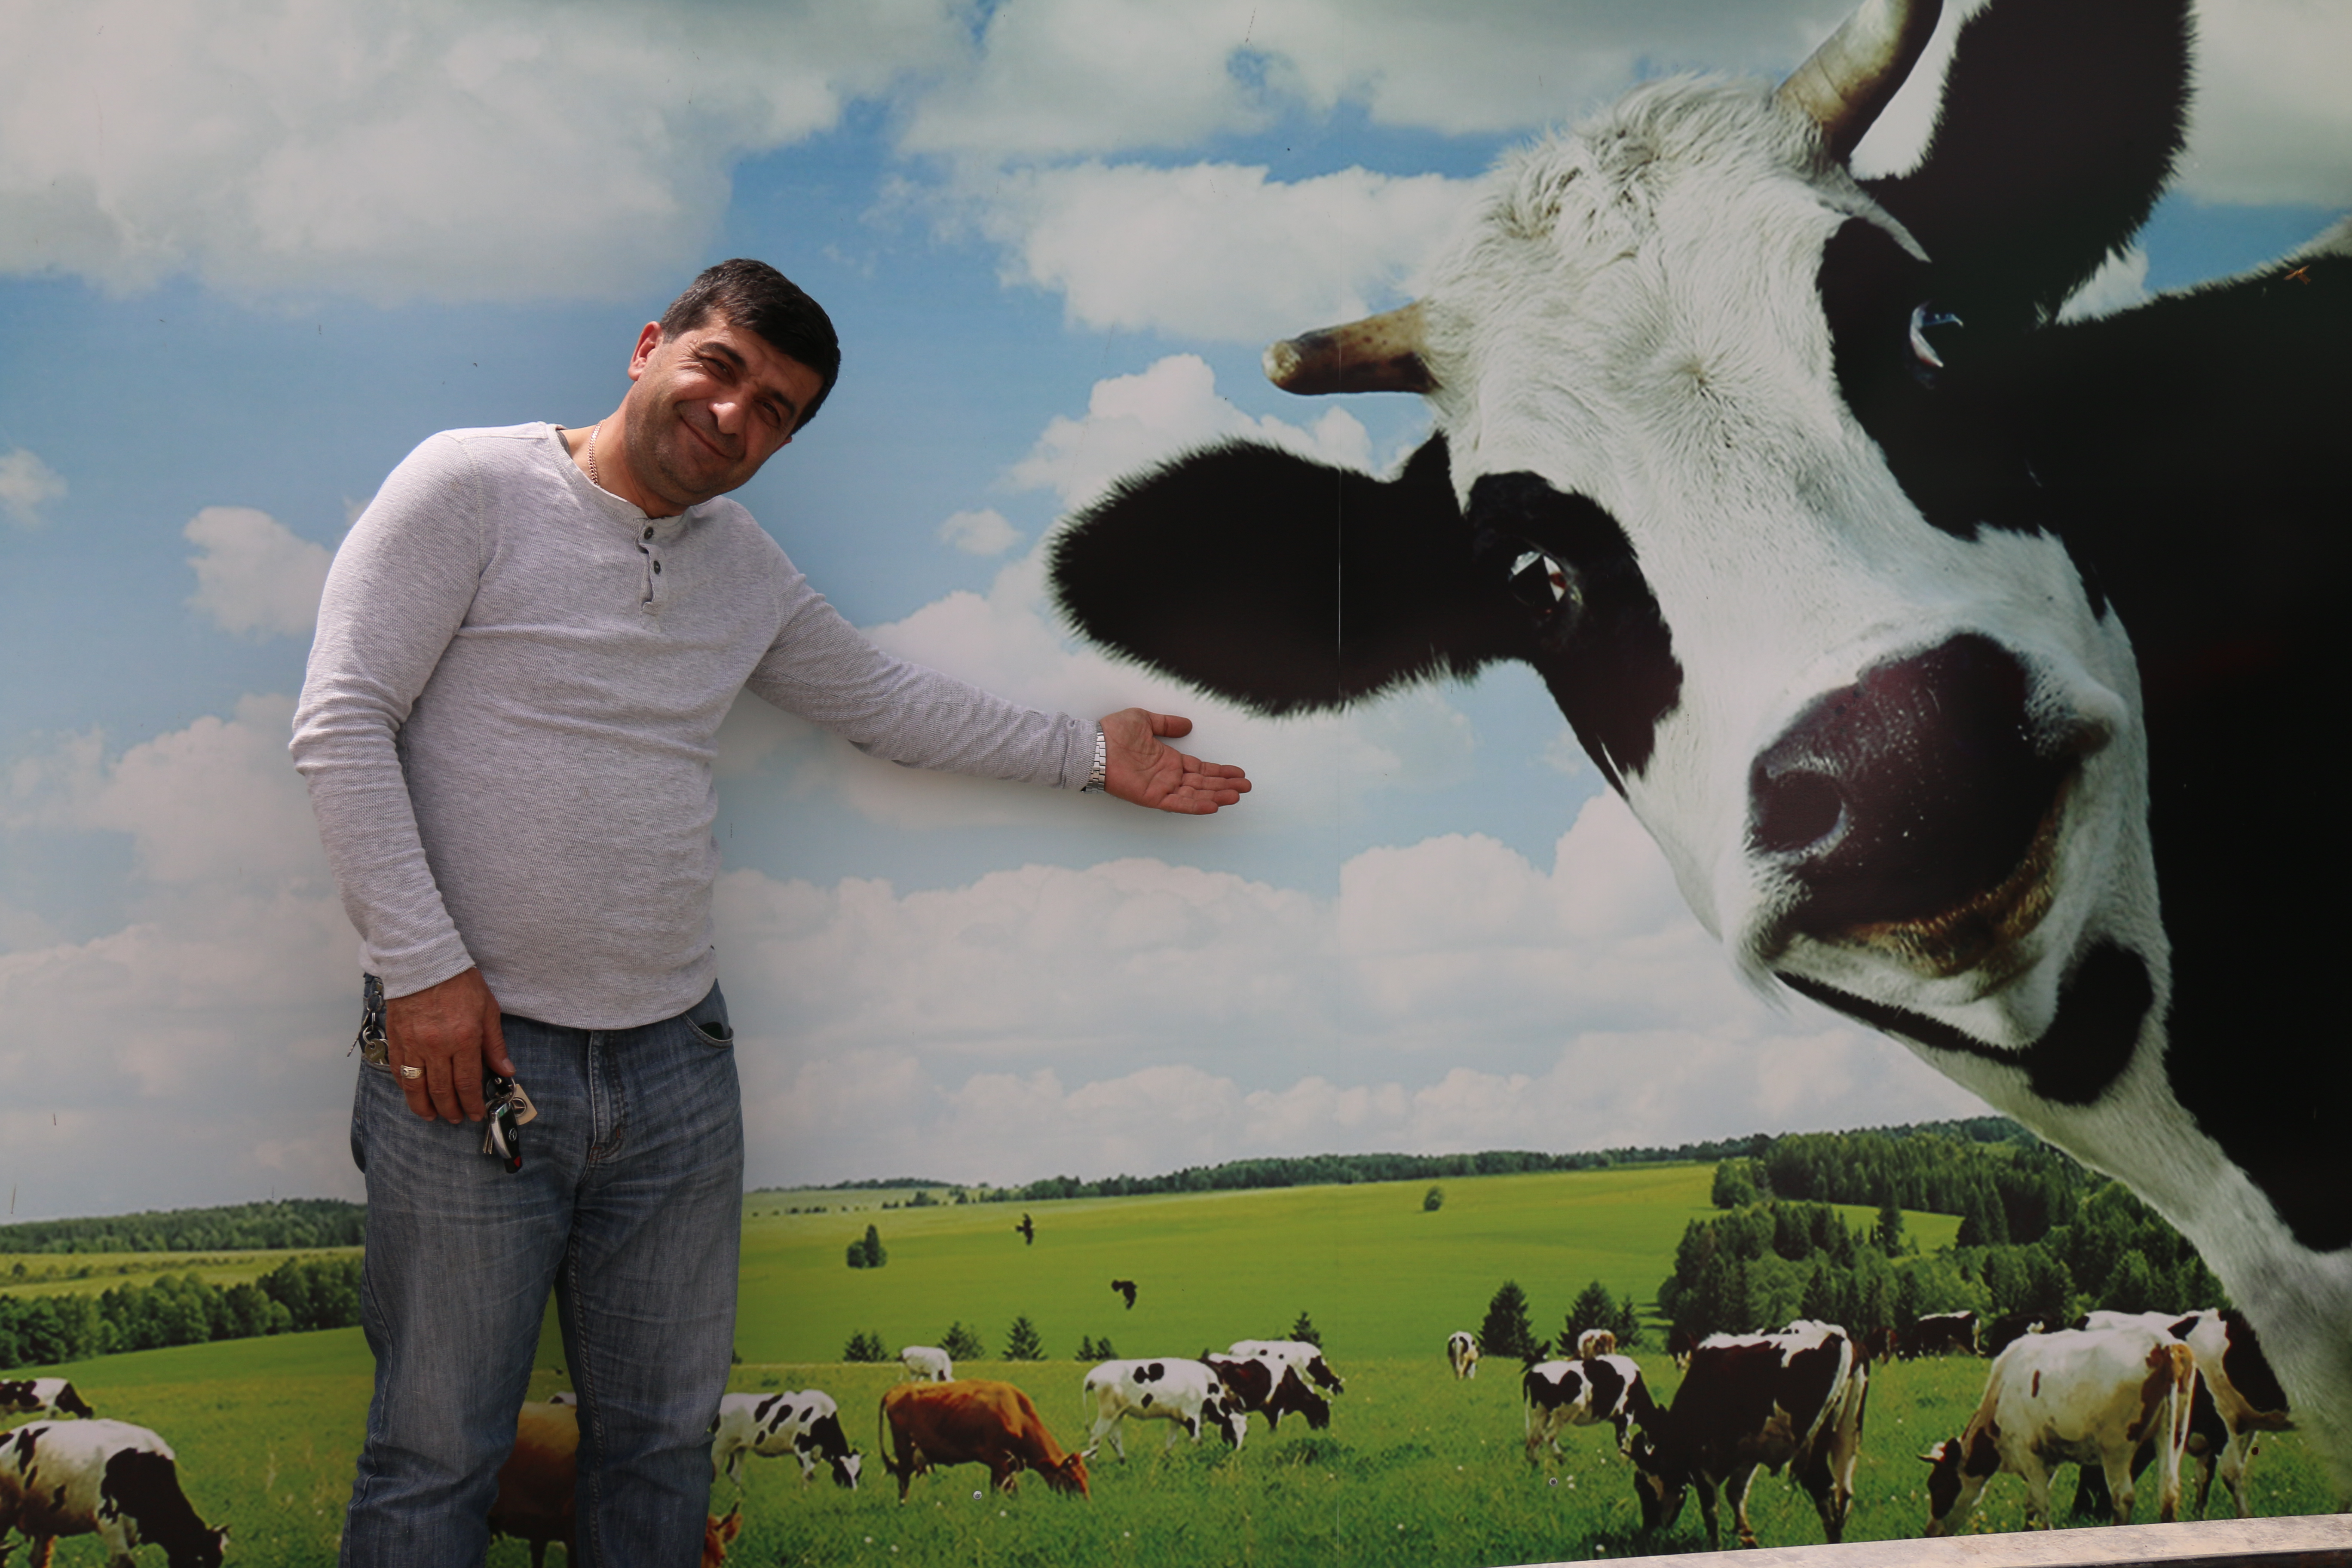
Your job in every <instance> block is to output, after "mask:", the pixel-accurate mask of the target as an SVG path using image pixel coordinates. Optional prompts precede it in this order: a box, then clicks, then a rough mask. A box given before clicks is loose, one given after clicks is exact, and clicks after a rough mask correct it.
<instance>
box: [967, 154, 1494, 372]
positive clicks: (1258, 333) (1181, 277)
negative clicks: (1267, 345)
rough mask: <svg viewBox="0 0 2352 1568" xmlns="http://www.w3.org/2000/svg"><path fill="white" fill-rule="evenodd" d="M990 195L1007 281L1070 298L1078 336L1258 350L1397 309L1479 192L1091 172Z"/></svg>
mask: <svg viewBox="0 0 2352 1568" xmlns="http://www.w3.org/2000/svg"><path fill="white" fill-rule="evenodd" d="M982 188H983V189H984V193H985V194H984V197H980V198H976V199H978V200H980V202H981V205H982V212H981V216H980V218H979V224H980V226H981V228H982V230H983V232H985V233H986V234H988V235H989V237H992V238H993V239H996V240H998V241H999V242H1001V243H1002V244H1003V245H1004V246H1005V247H1006V249H1007V251H1008V253H1009V255H1008V260H1007V263H1006V279H1007V281H1017V282H1024V283H1031V284H1034V285H1036V286H1038V287H1040V288H1043V289H1051V290H1055V291H1057V292H1059V293H1060V294H1061V295H1062V297H1063V300H1064V302H1065V308H1066V310H1067V312H1068V315H1069V318H1070V320H1071V321H1073V322H1076V323H1077V324H1079V325H1083V326H1087V327H1091V328H1117V329H1120V330H1125V331H1162V332H1173V333H1180V334H1184V335H1188V336H1192V337H1199V338H1211V339H1218V340H1223V341H1227V342H1262V341H1265V340H1267V339H1271V338H1275V337H1279V336H1282V335H1284V334H1286V333H1289V332H1297V331H1304V330H1306V329H1307V328H1308V327H1312V326H1321V325H1328V324H1329V323H1331V322H1334V321H1349V320H1353V319H1354V318H1356V317H1359V316H1362V315H1367V314H1369V313H1370V310H1371V309H1372V304H1371V301H1373V300H1376V299H1377V300H1381V301H1382V303H1384V304H1386V303H1393V302H1395V301H1394V300H1393V299H1390V298H1386V297H1387V296H1391V295H1392V294H1393V293H1394V291H1395V289H1397V287H1398V286H1399V285H1400V284H1401V283H1402V280H1403V279H1405V278H1406V277H1407V276H1408V275H1409V274H1411V273H1412V271H1414V270H1415V269H1416V268H1418V267H1419V266H1420V265H1421V264H1422V262H1423V260H1424V259H1426V258H1428V257H1429V256H1430V255H1431V254H1432V253H1433V251H1434V249H1435V248H1436V247H1437V246H1438V245H1439V243H1441V242H1442V241H1443V240H1444V238H1445V237H1446V236H1447V235H1448V234H1450V233H1451V232H1452V231H1453V229H1454V224H1455V222H1456V220H1457V218H1458V217H1459V216H1460V215H1461V213H1462V211H1463V208H1464V206H1465V204H1466V202H1467V201H1468V199H1469V195H1470V192H1471V190H1472V185H1471V184H1470V183H1469V182H1466V181H1460V180H1449V179H1445V178H1444V177H1442V176H1440V175H1436V174H1418V175H1412V176H1409V177H1398V176H1393V175H1389V174H1372V173H1370V172H1368V171H1366V170H1363V169H1346V170H1342V171H1340V172H1339V173H1337V174H1324V175H1319V176H1318V177H1316V178H1313V179H1307V180H1299V181H1297V182H1292V183H1285V182H1282V181H1279V180H1270V179H1268V178H1267V175H1266V171H1265V169H1263V168H1257V167H1248V166H1243V165H1238V164H1233V163H1194V164H1191V165H1189V166H1187V167H1184V168H1177V169H1157V168H1150V167H1146V166H1144V165H1141V164H1133V163H1125V164H1117V165H1106V164H1103V163H1081V164H1078V165H1076V166H1075V167H1070V168H1060V169H1044V170H1023V171H1015V172H1010V173H995V174H990V175H988V176H987V177H986V179H985V181H984V182H983V183H982Z"/></svg>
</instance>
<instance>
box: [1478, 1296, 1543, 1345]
mask: <svg viewBox="0 0 2352 1568" xmlns="http://www.w3.org/2000/svg"><path fill="white" fill-rule="evenodd" d="M1478 1342H1479V1343H1480V1344H1482V1345H1484V1346H1486V1353H1487V1354H1488V1355H1491V1356H1516V1357H1517V1358H1518V1359H1519V1360H1521V1361H1541V1360H1542V1359H1543V1357H1544V1353H1545V1352H1546V1351H1548V1350H1549V1348H1550V1347H1549V1345H1548V1344H1547V1343H1546V1342H1544V1341H1542V1340H1539V1339H1538V1338H1536V1332H1535V1327H1534V1325H1533V1324H1532V1323H1530V1322H1529V1321H1528V1293H1527V1292H1526V1291H1524V1290H1522V1289H1519V1282H1518V1281H1517V1280H1516V1279H1506V1280H1504V1281H1503V1288H1502V1289H1499V1290H1497V1291H1496V1292H1495V1298H1494V1300H1491V1301H1489V1302H1487V1303H1486V1321H1485V1322H1483V1323H1481V1324H1480V1325H1479V1326H1478Z"/></svg>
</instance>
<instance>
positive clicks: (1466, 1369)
mask: <svg viewBox="0 0 2352 1568" xmlns="http://www.w3.org/2000/svg"><path fill="white" fill-rule="evenodd" d="M1445 1364H1446V1365H1448V1366H1450V1367H1452V1368H1453V1369H1454V1380H1455V1381H1456V1382H1459V1381H1460V1380H1462V1379H1463V1378H1465V1377H1475V1376H1477V1375H1478V1336H1477V1335H1475V1334H1474V1333H1472V1332H1471V1331H1469V1330H1467V1329H1456V1330H1454V1331H1453V1332H1452V1333H1450V1334H1448V1335H1446V1336H1445Z"/></svg>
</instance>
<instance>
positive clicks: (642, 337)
mask: <svg viewBox="0 0 2352 1568" xmlns="http://www.w3.org/2000/svg"><path fill="white" fill-rule="evenodd" d="M661 342H662V329H661V323H660V322H659V321H647V322H646V325H645V330H644V331H641V332H639V333H638V334H637V347H636V351H635V353H632V354H630V355H629V379H630V380H631V381H635V380H636V379H637V377H639V376H641V375H643V374H646V361H648V360H650V359H652V358H653V357H654V351H655V350H656V349H657V348H659V347H661Z"/></svg>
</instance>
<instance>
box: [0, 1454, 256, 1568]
mask: <svg viewBox="0 0 2352 1568" xmlns="http://www.w3.org/2000/svg"><path fill="white" fill-rule="evenodd" d="M11 1529H14V1530H15V1531H16V1532H17V1533H18V1534H20V1535H22V1536H24V1537H25V1539H26V1541H28V1542H31V1543H32V1548H33V1552H32V1561H33V1563H34V1564H35V1568H48V1562H49V1555H50V1553H51V1552H52V1551H54V1550H55V1547H56V1542H57V1539H58V1537H59V1536H61V1535H92V1534H94V1535H96V1536H97V1537H98V1538H99V1540H100V1542H103V1543H104V1544H105V1546H106V1550H107V1552H108V1561H109V1562H110V1563H116V1564H118V1565H121V1564H128V1563H131V1560H132V1559H131V1549H132V1548H133V1547H136V1546H143V1545H149V1544H152V1545H156V1546H161V1547H162V1548H163V1555H164V1560H165V1562H167V1563H169V1564H170V1565H171V1568H220V1561H221V1557H222V1554H223V1553H224V1552H226V1551H227V1550H228V1531H226V1529H221V1528H217V1527H215V1526H213V1525H208V1524H205V1523H204V1522H203V1521H200V1520H198V1519H197V1518H196V1510H194V1509H193V1508H191V1507H190V1506H189V1505H188V1500H187V1498H186V1496H185V1495H184V1494H183V1493H182V1492H181V1490H180V1475H179V1467H178V1465H177V1463H176V1462H175V1460H174V1459H173V1454H172V1448H171V1445H170V1444H168V1443H166V1442H164V1441H163V1438H161V1437H158V1436H155V1434H154V1433H152V1432H150V1431H149V1430H147V1428H146V1427H144V1426H131V1424H130V1423H129V1422H127V1421H101V1420H94V1419H93V1420H81V1421H36V1422H33V1423H31V1424H30V1425H29V1426H19V1427H17V1428H16V1430H15V1431H13V1432H9V1433H6V1434H5V1435H0V1537H5V1536H6V1534H7V1533H8V1531H10V1530H11ZM0 1556H5V1550H0Z"/></svg>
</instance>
